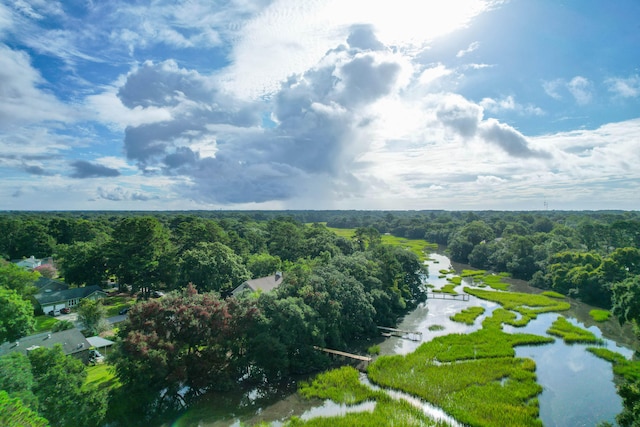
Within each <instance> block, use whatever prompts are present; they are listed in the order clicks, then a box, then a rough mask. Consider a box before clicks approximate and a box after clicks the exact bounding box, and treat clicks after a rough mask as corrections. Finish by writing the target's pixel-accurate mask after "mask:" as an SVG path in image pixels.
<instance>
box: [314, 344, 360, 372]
mask: <svg viewBox="0 0 640 427" xmlns="http://www.w3.org/2000/svg"><path fill="white" fill-rule="evenodd" d="M313 348H314V349H315V350H318V351H324V352H325V353H329V354H332V355H334V356H340V357H345V358H347V359H353V360H357V361H358V362H362V363H360V364H359V365H358V369H360V370H364V369H366V368H367V366H369V362H371V358H370V357H369V356H361V355H359V354H353V353H347V352H346V351H340V350H332V349H330V348H324V347H318V346H317V345H314V346H313Z"/></svg>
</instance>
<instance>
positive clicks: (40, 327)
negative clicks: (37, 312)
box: [34, 314, 59, 333]
mask: <svg viewBox="0 0 640 427" xmlns="http://www.w3.org/2000/svg"><path fill="white" fill-rule="evenodd" d="M58 322H59V320H58V319H56V318H55V317H51V316H47V315H46V314H45V315H42V316H36V325H35V331H34V332H35V333H38V332H46V331H50V330H51V328H53V325H55V324H56V323H58Z"/></svg>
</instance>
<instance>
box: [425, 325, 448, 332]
mask: <svg viewBox="0 0 640 427" xmlns="http://www.w3.org/2000/svg"><path fill="white" fill-rule="evenodd" d="M428 329H429V330H430V331H432V332H435V331H444V326H442V325H431V326H429V328H428Z"/></svg>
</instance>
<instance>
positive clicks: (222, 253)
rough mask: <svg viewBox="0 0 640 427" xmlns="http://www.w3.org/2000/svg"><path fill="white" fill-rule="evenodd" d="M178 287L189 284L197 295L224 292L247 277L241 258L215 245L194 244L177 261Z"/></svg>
mask: <svg viewBox="0 0 640 427" xmlns="http://www.w3.org/2000/svg"><path fill="white" fill-rule="evenodd" d="M179 266H180V277H181V282H182V284H185V285H186V284H187V283H193V284H194V286H195V287H196V288H197V289H198V291H200V292H206V291H218V292H228V291H231V290H233V289H234V288H235V287H236V286H239V285H240V284H241V283H242V282H244V281H245V280H248V279H250V278H251V274H250V273H249V271H248V270H247V268H246V267H245V266H244V264H243V262H242V258H240V257H239V256H238V255H236V254H235V253H234V252H233V250H232V249H231V248H230V247H228V246H226V245H224V244H222V243H219V242H214V243H198V244H196V246H195V248H193V249H189V250H186V251H185V252H184V253H183V254H182V257H181V259H180V263H179Z"/></svg>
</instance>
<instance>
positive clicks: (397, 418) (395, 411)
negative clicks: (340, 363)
mask: <svg viewBox="0 0 640 427" xmlns="http://www.w3.org/2000/svg"><path fill="white" fill-rule="evenodd" d="M298 391H299V393H300V394H301V395H302V396H303V397H305V398H307V399H310V398H319V399H331V400H333V401H334V402H336V403H342V404H346V405H356V404H358V403H363V402H367V401H374V402H375V407H374V409H373V411H372V412H368V411H365V412H353V413H348V414H346V415H344V416H333V417H316V418H312V419H310V420H306V421H305V420H302V419H300V418H297V417H293V418H291V419H290V420H289V421H287V422H286V423H285V426H287V427H294V426H313V427H325V426H326V427H342V426H344V427H350V426H380V427H382V426H390V425H397V426H445V425H446V424H444V423H438V422H435V421H434V420H432V419H431V418H428V417H427V416H426V415H425V414H424V413H423V412H422V411H421V410H419V409H418V408H416V407H414V406H413V405H411V404H409V403H408V402H406V401H403V400H394V399H392V398H391V397H389V395H387V394H386V393H385V392H384V391H382V390H373V389H371V388H369V387H368V386H366V385H364V384H363V383H362V382H360V374H359V373H358V371H356V370H355V369H354V368H352V367H349V366H345V367H342V368H339V369H335V370H333V371H328V372H324V373H322V374H319V375H318V376H317V377H315V379H313V380H312V381H310V382H303V383H302V384H301V385H300V387H299V390H298Z"/></svg>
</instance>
